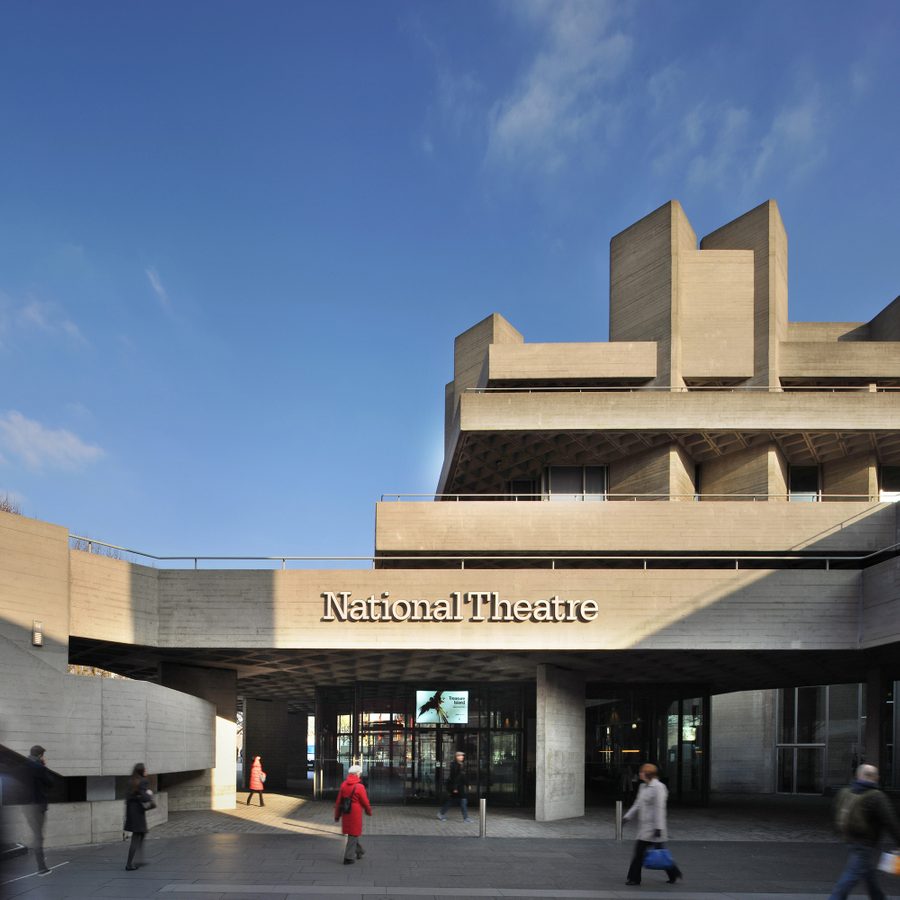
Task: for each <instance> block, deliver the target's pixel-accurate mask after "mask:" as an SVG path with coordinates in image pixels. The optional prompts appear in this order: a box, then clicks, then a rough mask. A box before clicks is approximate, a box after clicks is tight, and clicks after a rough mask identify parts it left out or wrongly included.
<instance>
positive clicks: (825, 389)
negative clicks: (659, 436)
mask: <svg viewBox="0 0 900 900" xmlns="http://www.w3.org/2000/svg"><path fill="white" fill-rule="evenodd" d="M552 391H562V392H564V393H567V394H573V393H574V394H579V393H603V394H605V393H626V394H630V393H648V392H649V393H662V394H693V393H696V392H700V391H707V392H716V393H761V394H791V393H795V392H800V391H812V392H815V393H824V394H837V393H854V394H886V393H897V392H900V385H890V384H876V383H866V384H785V385H779V386H775V387H771V386H769V385H747V384H726V385H719V384H716V385H708V384H690V385H688V384H672V385H665V384H595V385H577V384H575V385H509V386H505V385H495V386H493V387H469V388H466V389H465V393H467V394H514V393H525V394H543V393H548V392H552Z"/></svg>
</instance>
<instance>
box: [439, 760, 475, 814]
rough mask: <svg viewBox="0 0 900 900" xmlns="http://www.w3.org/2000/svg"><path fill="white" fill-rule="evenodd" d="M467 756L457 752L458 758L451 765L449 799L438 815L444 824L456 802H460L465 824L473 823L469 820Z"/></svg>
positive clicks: (448, 785)
mask: <svg viewBox="0 0 900 900" xmlns="http://www.w3.org/2000/svg"><path fill="white" fill-rule="evenodd" d="M465 766H466V754H465V753H463V752H462V750H457V751H456V757H455V759H454V760H453V762H452V763H450V775H449V776H448V777H447V799H446V800H445V801H444V805H443V806H442V807H441V811H440V812H439V813H438V818H439V819H440V820H441V821H442V822H444V821H446V819H447V810H448V809H449V808H450V804H451V803H452V802H453V801H454V800H458V801H459V808H460V810H461V812H462V817H463V822H471V821H472V820H471V819H470V818H469V798H468V797H467V796H466V772H465Z"/></svg>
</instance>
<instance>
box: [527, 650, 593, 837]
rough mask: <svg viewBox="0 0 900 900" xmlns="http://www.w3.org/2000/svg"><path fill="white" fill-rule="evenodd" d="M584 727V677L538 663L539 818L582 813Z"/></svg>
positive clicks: (537, 797) (536, 811)
mask: <svg viewBox="0 0 900 900" xmlns="http://www.w3.org/2000/svg"><path fill="white" fill-rule="evenodd" d="M584 729H585V714H584V678H583V677H582V676H581V675H578V674H576V673H574V672H568V671H566V670H564V669H558V668H557V667H556V666H547V665H542V666H538V668H537V742H536V743H537V747H536V760H535V763H536V766H535V768H536V784H535V804H534V817H535V819H536V820H537V821H538V822H550V821H553V820H554V819H569V818H573V817H575V816H583V815H584Z"/></svg>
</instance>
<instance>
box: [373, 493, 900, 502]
mask: <svg viewBox="0 0 900 900" xmlns="http://www.w3.org/2000/svg"><path fill="white" fill-rule="evenodd" d="M884 496H888V499H884ZM896 496H897V497H900V494H898V495H896ZM893 499H896V498H895V496H894V495H893V494H892V495H883V498H882V499H881V500H879V499H878V497H875V496H873V495H871V494H818V495H813V494H812V493H807V492H803V493H802V494H797V493H794V494H640V493H631V494H611V493H607V494H571V493H565V494H552V493H539V494H538V493H535V494H528V493H515V494H510V493H503V494H499V493H498V494H489V493H485V494H404V493H397V494H382V495H381V502H382V503H402V502H423V501H428V502H430V501H434V500H444V501H460V500H462V501H472V500H491V501H506V502H513V503H515V502H523V503H533V502H536V501H545V502H547V501H549V502H556V503H603V502H606V501H621V500H626V501H632V502H637V501H642V500H688V501H695V502H699V501H705V500H717V501H721V500H740V501H756V502H765V501H768V500H782V501H795V502H802V503H820V502H827V501H831V500H839V501H843V502H852V501H855V502H857V503H887V502H890V501H891V500H893Z"/></svg>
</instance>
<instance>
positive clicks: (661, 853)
mask: <svg viewBox="0 0 900 900" xmlns="http://www.w3.org/2000/svg"><path fill="white" fill-rule="evenodd" d="M674 865H675V860H674V859H672V854H671V853H669V851H668V850H667V849H666V848H665V847H653V848H652V849H650V850H648V851H647V852H646V853H645V854H644V868H645V869H671V868H672V867H673V866H674Z"/></svg>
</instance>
